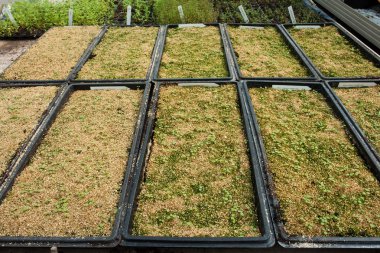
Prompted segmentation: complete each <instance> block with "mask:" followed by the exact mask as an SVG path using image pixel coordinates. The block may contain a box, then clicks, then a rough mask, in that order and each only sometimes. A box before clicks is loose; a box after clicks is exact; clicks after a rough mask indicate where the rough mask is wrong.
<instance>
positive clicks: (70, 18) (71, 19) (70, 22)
mask: <svg viewBox="0 0 380 253" xmlns="http://www.w3.org/2000/svg"><path fill="white" fill-rule="evenodd" d="M73 16H74V10H73V9H72V8H70V9H69V26H73Z"/></svg>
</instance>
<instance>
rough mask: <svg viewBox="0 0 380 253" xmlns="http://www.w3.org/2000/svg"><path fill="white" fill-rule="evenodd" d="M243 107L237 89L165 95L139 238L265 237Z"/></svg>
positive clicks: (170, 90)
mask: <svg viewBox="0 0 380 253" xmlns="http://www.w3.org/2000/svg"><path fill="white" fill-rule="evenodd" d="M237 103H238V101H237V94H236V91H235V88H234V87H233V86H232V85H226V86H223V87H221V88H204V87H192V88H181V87H176V86H166V87H165V86H164V87H162V88H161V92H160V98H159V102H158V111H157V121H156V127H155V131H154V143H153V147H152V151H151V156H150V159H149V161H148V165H147V167H146V180H145V182H143V184H142V190H141V193H140V195H139V198H138V207H137V211H136V214H135V218H134V227H133V234H135V235H147V236H180V237H194V236H201V237H216V236H223V237H224V236H258V235H260V233H259V229H258V221H257V216H256V210H255V206H254V200H253V198H254V194H253V190H252V181H251V170H250V164H249V160H248V156H247V145H246V142H245V136H244V132H243V127H242V121H241V118H240V112H239V109H238V105H237Z"/></svg>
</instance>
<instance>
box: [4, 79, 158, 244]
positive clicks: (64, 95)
mask: <svg viewBox="0 0 380 253" xmlns="http://www.w3.org/2000/svg"><path fill="white" fill-rule="evenodd" d="M105 86H106V87H105ZM119 87H127V88H129V89H143V90H144V91H143V94H142V98H141V101H140V105H139V112H138V117H137V119H136V125H135V129H134V132H133V135H132V138H133V139H132V144H131V146H130V148H129V154H128V162H127V165H126V170H125V172H124V173H123V178H124V179H123V181H122V185H121V187H120V195H119V196H120V197H119V199H118V203H117V211H116V214H115V220H114V223H113V225H112V231H111V235H110V236H104V237H96V236H94V237H70V236H67V237H63V236H62V237H61V236H58V237H43V236H2V237H0V246H3V247H5V246H6V247H51V246H57V247H96V248H101V247H114V246H116V245H117V244H118V243H119V240H120V228H119V225H120V224H121V221H122V219H123V213H124V206H125V200H126V198H127V196H128V191H127V190H128V188H129V182H130V175H131V172H132V170H133V168H134V164H135V159H136V157H137V151H138V147H139V145H140V137H141V135H142V130H143V124H144V121H145V116H146V109H147V106H148V99H149V93H150V87H151V85H150V83H134V84H126V83H125V84H112V87H110V83H103V84H99V83H97V84H86V83H84V84H72V85H65V86H64V88H63V90H62V92H61V93H60V94H59V96H58V97H57V98H56V100H55V101H54V106H53V107H52V108H51V110H50V111H49V113H48V115H47V116H46V117H45V118H44V120H43V121H42V122H41V123H40V124H39V126H38V129H37V131H36V134H35V135H34V136H33V138H32V139H31V140H30V143H29V144H28V148H27V150H26V151H25V152H24V153H23V154H22V156H21V158H20V159H19V162H18V163H17V164H16V166H15V168H14V170H13V171H12V175H10V176H9V179H8V181H7V182H6V183H5V184H4V187H3V188H2V189H0V201H1V202H2V201H3V200H4V199H5V198H6V195H7V193H8V192H9V191H10V190H11V188H12V187H13V185H14V183H15V180H16V178H17V177H18V176H19V175H20V174H21V173H22V171H23V169H24V168H25V167H26V166H27V165H28V163H29V162H30V160H31V159H32V157H33V156H34V153H35V152H36V150H37V149H38V146H39V144H40V143H41V141H42V139H43V137H44V135H45V134H46V133H47V131H48V129H49V128H50V127H51V125H52V124H53V121H54V120H55V119H56V118H57V116H58V114H59V113H60V110H61V109H62V108H63V107H64V106H65V103H66V102H67V101H68V98H69V97H70V95H71V94H72V93H73V92H74V91H76V90H88V89H90V88H91V89H96V88H97V89H118V88H119Z"/></svg>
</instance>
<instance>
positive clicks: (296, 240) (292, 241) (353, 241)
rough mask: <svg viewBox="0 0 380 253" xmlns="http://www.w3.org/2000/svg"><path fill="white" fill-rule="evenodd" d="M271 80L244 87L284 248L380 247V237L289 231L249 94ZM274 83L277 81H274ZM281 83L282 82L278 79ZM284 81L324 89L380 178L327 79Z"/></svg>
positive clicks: (363, 156)
mask: <svg viewBox="0 0 380 253" xmlns="http://www.w3.org/2000/svg"><path fill="white" fill-rule="evenodd" d="M268 84H270V83H262V82H247V81H245V82H244V83H243V89H244V92H245V95H246V99H247V103H248V104H249V112H250V117H251V118H252V122H253V125H252V128H251V130H252V136H253V138H254V142H255V143H256V145H257V148H258V154H257V155H258V157H257V159H258V160H259V161H260V167H261V168H260V170H261V172H262V176H263V178H264V181H265V183H266V190H267V196H268V199H269V201H270V210H271V214H272V218H273V225H274V231H275V235H276V238H277V242H278V244H279V245H280V246H281V247H283V248H304V249H306V248H308V249H310V248H314V249H317V248H336V249H339V248H340V249H355V248H361V249H365V248H371V249H375V248H380V237H328V236H326V237H324V236H318V237H303V236H289V235H287V233H286V232H285V229H284V226H283V223H282V221H281V214H280V210H281V208H280V206H279V205H280V202H279V200H278V199H277V197H276V193H275V192H274V190H273V189H274V181H273V179H272V175H271V173H270V172H269V170H268V167H267V165H268V159H267V156H266V151H265V145H264V141H263V138H262V135H261V130H260V125H259V123H258V120H257V116H256V113H255V111H254V107H253V103H252V101H251V97H250V94H249V90H248V86H250V87H262V86H263V85H268ZM272 84H274V83H272ZM277 84H279V83H277ZM281 85H296V86H297V85H301V86H309V87H310V88H312V89H313V90H317V91H318V92H320V93H321V94H322V95H323V96H324V97H325V98H326V103H327V104H328V105H329V106H330V108H331V109H333V111H334V113H335V115H336V116H337V117H338V118H339V119H341V120H343V124H344V126H345V127H346V128H347V130H348V131H349V133H347V134H349V135H350V136H351V137H352V138H353V142H354V144H355V146H356V148H357V150H358V152H359V154H360V155H361V157H362V158H363V159H364V161H366V162H367V163H368V164H367V165H369V167H370V169H371V170H372V172H373V173H374V175H375V176H376V178H377V179H378V180H379V181H380V174H379V172H380V165H379V162H376V161H375V162H373V160H372V159H370V157H369V156H370V155H369V154H368V150H367V149H366V147H365V143H364V142H363V140H362V139H361V138H360V136H358V135H357V133H356V130H355V129H353V127H352V125H351V124H347V123H348V122H349V121H348V119H347V116H346V115H345V114H344V113H343V111H342V109H341V108H339V107H337V105H336V103H335V100H334V98H333V97H331V95H330V93H329V91H328V88H327V86H326V84H325V83H310V82H304V83H290V82H289V83H282V84H281Z"/></svg>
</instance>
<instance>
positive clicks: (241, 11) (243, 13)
mask: <svg viewBox="0 0 380 253" xmlns="http://www.w3.org/2000/svg"><path fill="white" fill-rule="evenodd" d="M238 8H239V11H240V14H241V16H242V17H243V20H244V22H245V23H247V24H248V23H249V19H248V16H247V13H245V10H244V7H243V5H239V7H238Z"/></svg>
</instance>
